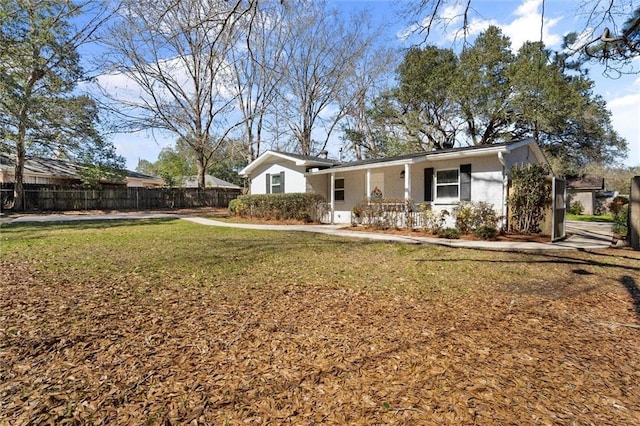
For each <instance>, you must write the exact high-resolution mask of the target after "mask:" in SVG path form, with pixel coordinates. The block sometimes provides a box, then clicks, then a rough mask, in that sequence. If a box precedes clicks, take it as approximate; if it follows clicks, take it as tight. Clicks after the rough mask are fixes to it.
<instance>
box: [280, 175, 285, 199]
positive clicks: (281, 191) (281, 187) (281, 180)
mask: <svg viewBox="0 0 640 426" xmlns="http://www.w3.org/2000/svg"><path fill="white" fill-rule="evenodd" d="M280 193H282V194H284V171H282V172H280Z"/></svg>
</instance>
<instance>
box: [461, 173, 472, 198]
mask: <svg viewBox="0 0 640 426" xmlns="http://www.w3.org/2000/svg"><path fill="white" fill-rule="evenodd" d="M460 201H471V164H461V165H460Z"/></svg>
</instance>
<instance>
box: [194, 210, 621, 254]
mask: <svg viewBox="0 0 640 426" xmlns="http://www.w3.org/2000/svg"><path fill="white" fill-rule="evenodd" d="M183 219H184V220H187V221H190V222H193V223H198V224H200V225H208V226H223V227H227V228H244V229H262V230H271V231H302V232H316V233H321V234H330V235H336V236H340V237H348V238H364V239H369V240H377V241H393V242H400V243H407V244H436V245H441V246H447V247H466V248H476V249H482V250H503V251H509V250H567V249H569V250H598V249H604V248H608V247H610V246H611V243H612V241H613V232H612V230H611V224H609V223H592V222H567V233H568V234H569V233H571V234H573V235H570V236H569V238H567V239H565V240H563V241H559V242H556V243H551V242H548V243H536V242H527V241H469V240H448V239H444V238H433V237H419V236H415V237H414V236H404V235H394V234H383V233H377V232H364V231H350V230H348V229H344V225H257V224H248V223H247V224H245V223H230V222H222V221H219V220H213V219H205V218H201V217H185V218H183Z"/></svg>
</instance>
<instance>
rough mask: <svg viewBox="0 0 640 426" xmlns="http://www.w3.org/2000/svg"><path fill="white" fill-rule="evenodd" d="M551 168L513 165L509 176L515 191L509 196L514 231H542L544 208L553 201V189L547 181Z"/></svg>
mask: <svg viewBox="0 0 640 426" xmlns="http://www.w3.org/2000/svg"><path fill="white" fill-rule="evenodd" d="M547 176H549V170H548V169H547V168H546V167H544V166H541V165H538V164H528V165H526V166H517V165H516V166H513V167H512V168H511V169H510V170H509V178H510V179H511V182H512V185H513V193H512V194H511V195H510V196H509V200H508V203H509V206H510V208H511V217H510V220H509V227H510V230H511V231H512V232H516V233H521V234H534V233H538V232H540V224H541V223H542V221H543V220H544V210H545V208H546V207H547V206H548V205H549V203H550V202H551V190H550V188H549V185H548V184H547V182H546V179H547Z"/></svg>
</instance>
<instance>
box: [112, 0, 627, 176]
mask: <svg viewBox="0 0 640 426" xmlns="http://www.w3.org/2000/svg"><path fill="white" fill-rule="evenodd" d="M412 1H413V3H415V0H412ZM450 3H453V2H450ZM581 3H583V1H582V0H575V1H574V0H547V1H546V2H545V4H544V15H545V19H544V26H543V41H544V42H545V44H546V45H547V47H549V48H554V49H559V48H560V45H561V43H562V39H563V35H565V34H566V33H568V32H571V31H582V30H583V29H584V28H585V13H587V11H586V10H581V9H580V8H579V7H578V6H579V5H580V4H581ZM585 3H586V2H585ZM626 3H630V4H631V5H632V7H633V6H635V7H638V3H640V2H638V1H635V2H634V1H626ZM634 3H635V4H634ZM407 4H409V3H408V2H407V1H406V0H405V2H403V0H329V5H330V6H332V7H336V8H338V9H339V10H342V11H344V12H345V13H349V12H351V11H358V10H362V9H365V10H368V11H369V12H370V13H371V15H372V18H373V20H374V21H375V22H377V23H379V24H382V25H384V27H385V37H384V39H385V42H386V43H390V44H391V45H397V46H398V48H400V49H401V48H404V47H408V46H410V45H412V44H413V43H415V42H416V39H411V38H409V39H405V38H404V37H403V35H405V34H406V32H407V29H409V27H410V25H411V22H409V20H408V19H407V18H405V17H402V16H400V13H399V10H398V8H399V6H400V7H402V6H405V5H407ZM589 4H592V3H589ZM541 10H542V1H541V0H473V1H472V10H471V11H470V12H471V14H470V18H471V19H470V24H471V25H470V27H471V34H470V35H471V37H473V36H474V35H477V33H479V32H481V31H482V30H484V29H485V28H486V27H487V26H488V25H497V26H499V27H500V28H502V31H503V32H504V33H505V34H506V35H507V36H509V37H510V38H511V41H512V45H513V48H514V49H518V48H519V47H520V45H521V44H522V43H523V42H525V41H527V40H539V39H540V27H541V22H542V19H541ZM446 12H448V13H449V14H450V16H451V17H452V20H451V24H450V25H449V27H448V28H446V30H444V31H439V30H436V31H434V32H433V33H432V34H431V36H430V38H429V42H430V43H432V44H437V45H440V46H442V47H452V46H453V47H454V48H456V47H459V46H460V40H459V39H458V40H457V41H456V40H455V34H456V30H457V29H459V28H460V22H458V21H456V19H455V18H454V17H455V16H457V15H458V14H459V9H456V8H455V7H452V8H450V9H449V10H447V11H446ZM424 18H425V16H421V15H419V14H416V15H415V16H413V17H412V19H413V20H414V21H415V22H420V21H422V20H423V19H424ZM634 66H635V68H636V69H640V59H636V61H635V63H634ZM589 68H590V77H591V78H592V79H593V80H594V81H595V82H596V86H595V92H596V93H598V94H600V95H601V96H602V97H603V98H604V99H605V100H606V101H607V104H608V106H609V110H610V111H611V113H612V123H613V126H614V128H615V129H616V131H617V132H618V133H619V134H620V135H621V136H622V137H624V138H625V139H626V140H627V142H628V144H629V154H628V157H627V158H626V159H624V161H623V163H624V164H625V165H627V166H637V165H640V74H631V75H623V76H620V77H619V78H610V77H606V76H604V75H603V71H604V70H603V68H602V67H601V66H599V65H598V64H592V65H590V66H589ZM174 141H175V137H170V136H168V135H166V134H154V133H152V132H149V133H138V134H118V135H115V136H114V137H113V142H114V144H115V146H116V149H117V151H118V153H119V154H120V155H123V156H124V157H125V158H126V159H127V167H128V168H129V169H135V167H136V165H137V163H138V160H139V159H146V160H149V161H155V160H156V159H157V155H158V153H159V152H160V150H161V149H162V148H163V147H166V146H171V145H172V144H173V142H174ZM330 148H331V147H330ZM335 149H337V147H335ZM333 154H334V155H335V154H336V153H333Z"/></svg>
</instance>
